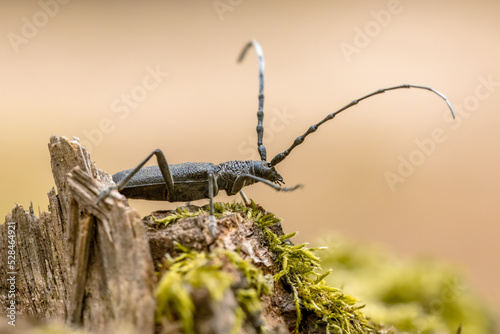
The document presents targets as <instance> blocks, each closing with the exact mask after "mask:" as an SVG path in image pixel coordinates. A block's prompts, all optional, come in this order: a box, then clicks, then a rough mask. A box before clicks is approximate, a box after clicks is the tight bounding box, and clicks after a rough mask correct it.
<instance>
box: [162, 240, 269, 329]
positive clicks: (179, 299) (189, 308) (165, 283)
mask: <svg viewBox="0 0 500 334" xmlns="http://www.w3.org/2000/svg"><path fill="white" fill-rule="evenodd" d="M177 247H178V249H179V250H180V251H182V252H183V253H182V254H181V255H179V256H178V257H176V258H175V259H170V260H169V261H168V262H167V263H166V264H165V265H164V267H165V268H166V269H167V270H166V271H165V273H164V275H163V276H162V278H161V280H160V282H159V283H158V286H157V288H156V298H157V311H156V319H157V322H161V319H162V318H163V317H166V318H167V319H168V320H169V321H176V320H179V321H180V322H181V323H182V327H183V330H184V333H194V320H193V319H194V312H195V307H194V304H193V302H192V299H191V293H192V292H193V291H194V290H195V289H202V288H204V289H207V290H208V292H209V293H210V296H211V297H212V298H213V299H214V300H216V301H220V300H221V299H222V297H223V296H224V294H225V293H226V292H227V291H228V290H229V289H231V285H232V284H233V283H234V282H235V281H236V280H237V279H238V278H236V277H234V276H233V275H232V274H231V273H230V272H228V271H225V270H224V268H226V267H227V266H228V265H229V266H232V267H233V268H234V269H236V270H237V271H238V272H240V273H243V274H244V277H245V278H246V280H247V282H246V283H247V284H245V286H247V288H237V289H235V295H236V299H237V302H238V307H237V308H236V309H235V316H236V323H235V326H234V330H233V332H234V333H238V332H239V330H240V328H241V326H242V325H243V322H244V320H245V316H246V314H252V313H253V312H256V311H258V310H260V298H261V296H262V295H263V294H268V293H269V292H270V291H271V288H270V287H269V286H268V280H266V278H265V277H264V275H263V274H262V272H261V271H260V270H259V269H257V268H256V267H254V266H253V265H252V264H251V263H250V262H249V261H247V260H244V259H243V258H241V257H240V255H239V254H238V253H236V252H233V251H229V250H224V249H216V250H215V251H213V252H211V253H203V252H202V253H198V252H196V251H193V250H189V249H187V248H185V247H182V246H181V245H177Z"/></svg>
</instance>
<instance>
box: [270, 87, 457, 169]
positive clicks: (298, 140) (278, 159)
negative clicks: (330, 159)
mask: <svg viewBox="0 0 500 334" xmlns="http://www.w3.org/2000/svg"><path fill="white" fill-rule="evenodd" d="M400 88H418V89H426V90H429V91H431V92H433V93H434V94H436V95H438V96H439V97H440V98H442V99H443V100H444V101H445V102H446V104H447V105H448V108H450V111H451V115H452V116H453V118H455V112H454V111H453V107H452V106H451V104H450V101H448V99H447V98H446V96H444V95H443V94H441V93H440V92H438V91H437V90H435V89H432V88H430V87H425V86H417V85H408V84H405V85H399V86H394V87H389V88H382V89H379V90H377V91H375V92H373V93H370V94H368V95H365V96H363V97H361V98H359V99H357V100H354V101H352V102H351V103H349V104H347V105H346V106H344V107H342V108H340V109H339V110H337V111H335V112H333V113H331V114H329V115H328V116H326V117H325V118H324V119H323V120H322V121H320V122H319V123H317V124H315V125H311V126H310V127H309V129H307V131H306V132H305V133H304V134H303V135H301V136H298V137H297V138H296V139H295V140H294V142H293V144H292V146H290V147H289V148H288V149H287V150H285V151H283V152H281V153H278V154H277V155H276V156H275V157H274V158H273V159H272V160H271V165H272V166H276V165H277V164H279V163H280V162H282V161H283V160H284V159H285V158H286V157H287V156H288V155H289V154H290V152H291V151H292V150H293V149H294V148H295V147H297V146H299V145H300V144H302V142H303V141H304V139H305V138H306V137H307V136H308V135H310V134H311V133H313V132H314V131H316V130H317V129H318V127H319V126H320V125H321V124H323V123H325V122H327V121H329V120H331V119H333V118H334V117H335V116H337V114H340V113H341V112H342V111H344V110H346V109H349V108H350V107H352V106H354V105H356V104H358V102H360V101H362V100H364V99H367V98H369V97H372V96H374V95H378V94H382V93H385V92H387V91H390V90H395V89H400Z"/></svg>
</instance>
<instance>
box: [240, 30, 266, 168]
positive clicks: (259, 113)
mask: <svg viewBox="0 0 500 334" xmlns="http://www.w3.org/2000/svg"><path fill="white" fill-rule="evenodd" d="M251 46H253V47H254V49H255V52H257V57H258V58H259V110H258V111H257V150H258V151H259V155H260V158H261V160H262V161H266V159H267V154H266V147H265V146H264V144H263V143H262V138H263V137H264V126H263V125H262V122H263V120H264V54H263V52H262V47H261V46H260V44H259V43H258V42H257V41H255V40H251V41H250V42H248V44H247V45H245V47H244V48H243V51H241V54H240V57H239V58H238V63H240V62H241V61H242V60H243V58H245V55H246V53H247V51H248V49H250V47H251Z"/></svg>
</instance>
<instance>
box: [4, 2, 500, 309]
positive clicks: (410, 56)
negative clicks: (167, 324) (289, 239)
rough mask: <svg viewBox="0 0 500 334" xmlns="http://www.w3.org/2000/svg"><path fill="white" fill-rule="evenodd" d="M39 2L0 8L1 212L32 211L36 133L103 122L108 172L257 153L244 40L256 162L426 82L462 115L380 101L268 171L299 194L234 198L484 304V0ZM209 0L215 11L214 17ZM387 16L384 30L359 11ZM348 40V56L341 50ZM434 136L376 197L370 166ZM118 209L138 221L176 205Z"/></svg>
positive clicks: (43, 152) (487, 109) (489, 296)
mask: <svg viewBox="0 0 500 334" xmlns="http://www.w3.org/2000/svg"><path fill="white" fill-rule="evenodd" d="M54 1H55V0H52V1H51V0H45V1H43V0H42V1H41V2H40V3H42V4H49V5H48V7H47V6H45V7H46V8H48V10H49V11H50V14H52V16H49V15H48V14H44V12H43V6H42V5H41V4H40V3H39V2H37V1H23V2H22V3H21V2H20V1H2V3H1V4H0V33H1V34H2V35H3V37H2V38H1V39H0V47H1V50H2V52H1V53H0V73H1V76H2V80H0V110H1V121H0V124H1V125H0V143H1V146H0V156H1V157H2V167H1V173H0V184H1V189H2V191H1V192H0V196H1V201H0V208H1V212H2V213H3V214H6V213H7V212H8V211H9V210H10V209H11V208H12V207H13V205H14V203H15V202H17V203H20V204H23V205H25V207H27V206H28V205H29V203H30V201H33V203H34V206H35V210H36V208H37V207H40V208H41V209H42V210H45V209H46V206H47V199H46V195H45V193H46V192H47V191H48V190H49V189H50V187H52V185H53V180H52V176H51V172H50V163H49V156H48V151H47V143H48V140H49V137H50V135H52V134H58V135H62V134H64V135H66V136H78V137H80V138H81V139H82V140H86V141H87V142H89V138H88V135H85V133H86V132H85V131H90V132H91V133H94V135H95V133H96V131H98V130H97V129H98V128H99V124H100V122H104V123H106V122H108V124H107V125H106V127H107V129H105V130H107V132H106V133H104V132H102V131H101V134H102V138H99V136H96V137H95V139H97V141H95V142H94V144H92V147H91V153H92V157H93V159H94V160H95V161H96V162H97V164H98V166H100V167H101V168H103V169H104V170H106V171H108V172H116V171H118V170H121V169H126V168H131V167H133V166H134V165H135V164H137V163H138V162H139V161H140V160H141V159H143V158H144V157H145V155H146V154H148V153H150V152H151V151H152V150H153V149H155V148H161V149H162V150H163V151H164V152H165V154H166V157H167V159H168V161H169V162H170V163H181V162H187V161H210V162H222V161H227V160H233V159H241V160H245V159H249V158H253V159H256V158H257V155H256V153H255V152H256V151H255V144H254V143H253V141H254V139H250V143H248V142H247V141H248V140H249V139H248V138H249V136H250V137H251V138H252V137H255V125H256V117H255V112H256V110H257V83H258V81H257V61H256V57H255V54H254V53H253V52H252V53H251V54H250V57H248V59H246V60H245V62H244V63H243V64H240V65H238V64H236V58H237V56H238V54H239V52H240V50H241V48H242V47H243V45H244V44H245V43H246V42H247V41H248V40H249V39H250V38H255V39H257V40H258V41H259V42H260V43H261V45H262V47H263V49H264V53H265V59H266V87H265V94H266V102H265V112H266V118H265V125H266V137H265V140H266V141H265V144H266V145H267V149H268V154H269V155H270V156H271V157H272V156H274V155H275V154H276V153H278V152H279V151H282V150H284V149H285V148H287V147H288V146H289V145H290V144H291V143H292V141H293V139H294V138H295V137H297V136H298V135H299V134H301V133H302V132H303V131H305V130H306V129H307V127H308V126H309V125H311V124H313V123H316V122H317V121H319V120H320V119H322V118H323V117H324V116H325V115H326V114H328V113H329V112H332V111H334V110H336V109H338V108H340V107H341V106H343V105H345V104H346V103H348V102H350V101H351V100H353V99H355V98H357V97H360V96H362V95H364V94H367V93H369V92H371V91H373V90H376V89H378V88H381V87H388V86H392V85H396V84H401V83H413V84H422V85H429V86H432V87H434V88H436V89H437V90H439V91H441V92H443V93H444V94H446V95H447V96H448V97H449V99H450V101H451V102H452V103H453V104H454V105H455V107H456V108H457V109H458V110H457V111H458V112H459V114H458V119H457V121H456V122H455V123H451V122H449V117H447V114H446V113H447V109H446V105H445V104H444V102H443V101H442V100H440V99H439V98H438V97H437V96H435V95H433V94H431V93H429V92H425V91H420V90H412V91H410V90H399V91H394V92H390V93H386V94H384V95H379V96H377V97H374V98H372V99H370V100H367V101H365V102H363V103H362V104H360V105H359V106H356V107H355V108H353V109H351V110H349V111H347V112H345V113H343V114H342V115H341V116H339V117H338V118H337V119H335V120H334V121H331V122H329V123H327V124H325V125H323V127H322V128H320V130H318V132H317V133H315V134H313V135H311V136H310V137H308V139H307V140H306V141H305V142H304V144H303V145H302V146H301V147H299V148H297V149H296V150H295V151H294V152H293V153H292V154H291V155H290V156H289V158H288V159H287V160H285V161H284V162H283V163H281V164H280V165H279V166H278V167H279V171H280V173H281V174H282V175H283V176H284V178H285V181H286V182H287V185H293V184H296V183H302V184H304V185H305V188H304V189H302V190H299V191H296V192H294V193H288V194H278V193H276V192H274V191H272V190H271V189H269V188H268V187H265V186H264V185H254V186H252V187H251V188H247V194H248V195H249V196H250V197H252V198H254V199H255V200H256V201H257V202H259V203H261V204H262V205H263V206H264V207H265V208H267V209H268V210H271V211H273V212H275V213H277V214H278V215H279V216H281V217H283V218H284V221H285V223H284V224H285V229H286V230H287V231H288V232H292V231H299V232H300V235H299V236H298V237H297V240H298V241H304V240H313V239H314V238H315V237H324V236H326V235H328V234H329V233H332V232H333V231H335V232H339V233H342V234H345V235H347V236H349V237H351V238H354V239H356V240H360V241H362V242H366V243H380V244H384V245H386V246H387V247H389V248H391V249H394V250H396V251H397V252H399V253H401V254H403V255H411V254H430V255H432V256H436V257H438V258H441V259H444V260H447V261H451V262H454V263H456V264H458V265H459V266H460V267H462V268H463V270H464V271H465V272H466V274H467V277H468V282H469V286H470V288H471V289H475V290H478V291H480V292H481V293H482V294H483V296H484V298H485V299H486V300H488V302H489V303H490V304H492V305H495V306H496V307H497V308H498V307H499V305H500V303H499V302H498V300H499V298H500V288H499V285H498V280H499V272H500V263H499V259H498V254H499V250H500V246H499V245H498V235H499V232H500V226H499V213H500V212H499V206H500V202H499V196H498V194H499V189H500V180H499V176H498V175H499V173H498V172H499V167H500V158H499V154H498V153H499V152H498V150H499V143H500V136H499V135H498V133H499V124H498V122H499V120H500V115H499V113H498V106H499V105H500V86H498V84H497V85H496V86H495V85H493V86H492V87H489V88H490V91H488V90H487V89H485V87H484V86H481V85H482V84H481V81H480V80H481V79H479V78H481V77H482V78H485V79H487V78H489V77H490V79H491V80H492V81H494V82H500V68H499V61H498V59H500V48H499V47H498V36H499V33H500V23H499V20H498V17H499V16H500V3H499V2H498V1H496V2H495V1H475V2H472V1H451V0H450V1H430V0H421V1H409V0H402V1H386V0H384V1H373V0H372V1H356V2H354V1H314V2H313V1H310V2H305V1H286V2H285V1H248V0H245V1H236V0H232V1H229V0H222V1H218V2H213V1H198V2H194V1H142V2H138V1H137V2H125V1H120V2H118V1H78V0H73V1H69V2H68V3H66V4H60V5H59V7H58V8H56V7H55V6H54V5H53V4H54ZM61 2H62V0H61ZM214 3H216V4H220V3H224V4H226V6H229V7H226V9H227V11H225V12H224V13H220V12H219V13H218V12H217V10H216V9H215V7H214ZM388 8H390V9H392V10H393V13H392V14H390V16H383V15H382V14H379V16H380V15H382V16H381V17H383V18H385V21H384V22H383V23H384V25H383V26H382V25H381V24H380V23H377V21H376V20H375V16H374V15H373V14H372V13H371V12H372V11H374V12H376V13H387V10H388ZM46 10H47V9H46ZM381 11H385V12H381ZM27 22H28V23H27ZM33 23H36V24H38V25H39V27H37V28H36V29H37V31H33V30H31V31H30V30H29V29H28V26H29V25H30V24H33ZM365 29H368V32H369V34H370V35H371V36H369V37H368V40H364V41H363V40H361V39H360V37H359V36H358V37H357V35H358V34H359V31H364V30H365ZM370 29H371V30H370ZM23 32H24V34H25V35H26V36H28V37H27V38H26V39H21V38H25V37H21V36H22V34H23ZM13 40H15V41H17V42H19V41H22V43H21V44H16V42H12V41H13ZM347 44H349V45H351V46H352V47H356V45H357V46H358V47H359V48H358V50H357V51H358V53H354V54H352V55H351V56H350V57H346V55H345V54H344V53H343V52H342V49H341V46H344V47H345V46H346V45H347ZM16 51H17V52H16ZM148 67H149V68H151V69H155V68H156V67H158V68H159V69H160V70H161V71H162V72H168V73H169V75H168V77H165V78H163V79H162V82H161V83H160V84H159V85H158V86H157V87H156V88H155V89H152V90H151V91H148V93H147V96H145V98H144V99H143V100H142V101H139V102H138V105H137V107H136V108H134V109H130V112H129V113H128V115H126V117H124V115H125V114H124V111H121V112H119V113H115V112H114V111H116V108H117V105H114V106H113V103H117V102H115V101H117V99H118V102H119V99H120V97H121V96H122V94H130V93H131V92H135V93H138V92H140V90H141V88H140V87H141V85H142V81H143V78H144V77H145V76H147V75H148ZM148 83H149V84H152V83H153V81H148ZM478 87H479V88H478ZM486 95H487V96H486ZM474 103H477V104H474ZM122 106H123V105H122ZM460 106H463V107H460ZM279 114H281V115H283V114H285V115H286V114H287V115H291V116H287V117H288V118H284V120H283V119H280V118H279V117H278V115H279ZM120 117H121V118H120ZM292 117H294V118H292ZM122 118H123V119H122ZM103 120H104V121H103ZM436 129H437V131H442V137H441V138H442V140H441V142H440V143H437V144H436V145H435V149H434V152H431V153H430V154H429V155H425V156H424V158H423V160H421V161H417V162H418V163H420V164H419V165H418V166H416V167H415V169H414V171H413V172H412V173H409V174H411V175H408V177H406V178H405V181H404V182H403V183H397V184H396V185H395V187H394V189H392V190H391V187H390V186H389V185H388V183H387V182H386V179H385V177H384V173H386V172H387V171H389V172H393V173H397V171H398V166H399V164H400V156H401V157H404V158H405V159H408V158H409V157H410V156H411V157H412V158H413V159H416V158H419V157H420V158H422V155H421V153H419V152H418V150H419V146H418V145H417V143H416V142H418V141H427V140H429V139H430V138H432V134H433V132H434V131H435V130H436ZM99 131H100V130H99ZM270 135H272V136H271V137H272V138H271V137H270ZM249 150H250V151H249ZM249 152H253V154H250V153H249ZM218 199H219V200H229V199H228V198H226V197H224V196H219V198H218ZM236 199H238V200H239V198H236ZM131 203H132V205H133V206H136V207H137V208H138V209H139V210H140V212H141V213H142V214H146V213H147V212H149V210H152V209H161V208H173V207H175V206H176V205H177V204H175V203H146V202H140V201H131ZM201 203H204V201H201Z"/></svg>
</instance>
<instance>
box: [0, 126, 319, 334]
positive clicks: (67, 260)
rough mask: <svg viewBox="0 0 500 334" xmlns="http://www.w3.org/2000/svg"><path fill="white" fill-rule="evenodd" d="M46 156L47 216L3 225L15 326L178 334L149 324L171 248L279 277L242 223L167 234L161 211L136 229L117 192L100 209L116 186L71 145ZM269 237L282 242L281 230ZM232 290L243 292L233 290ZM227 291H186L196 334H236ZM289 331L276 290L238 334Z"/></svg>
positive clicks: (60, 141) (12, 216)
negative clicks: (12, 246) (20, 321)
mask: <svg viewBox="0 0 500 334" xmlns="http://www.w3.org/2000/svg"><path fill="white" fill-rule="evenodd" d="M49 151H50V155H51V167H52V173H53V177H54V181H55V184H56V187H57V193H56V191H55V190H54V189H52V190H51V191H50V192H49V193H48V196H49V202H50V207H49V211H48V212H41V213H39V217H36V216H35V215H34V213H33V212H32V209H31V208H30V210H25V209H24V208H23V207H22V206H20V205H16V207H15V208H14V209H13V210H12V212H11V213H9V214H8V215H7V216H6V220H5V221H6V223H8V222H12V223H14V224H15V227H16V267H15V271H14V272H15V275H14V276H15V282H16V284H15V288H16V291H15V293H16V312H17V313H16V315H17V316H18V317H21V318H29V319H35V320H38V321H42V322H45V323H46V322H64V323H66V324H67V325H70V326H72V327H78V328H83V329H86V330H87V331H90V332H96V333H110V332H120V333H121V332H129V333H144V334H147V333H155V332H156V333H182V331H181V330H180V328H181V327H180V325H179V323H178V322H177V321H172V322H168V323H166V322H165V321H163V322H162V323H161V324H155V308H156V301H155V293H154V290H155V286H156V283H157V282H156V281H157V278H156V275H155V270H160V264H161V263H162V262H163V260H164V259H165V256H166V254H168V256H170V257H171V258H172V257H175V256H177V255H179V250H178V249H177V248H176V246H175V245H176V243H178V244H181V245H182V246H184V247H186V248H189V249H191V250H195V251H197V252H208V253H211V252H214V251H215V250H216V249H221V248H222V249H226V250H230V251H235V252H238V253H239V254H240V255H241V256H242V257H244V258H246V259H249V260H250V261H251V263H252V264H253V265H254V266H256V267H258V268H259V269H261V270H262V272H263V273H264V274H270V275H274V274H276V273H277V272H278V271H279V270H280V268H279V266H278V265H277V264H276V260H277V255H276V254H274V253H273V252H271V251H270V250H269V245H268V244H267V241H266V238H265V237H264V235H263V232H262V229H260V228H258V227H257V226H256V225H255V224H254V222H253V221H251V220H248V219H246V217H245V216H244V215H243V214H242V213H238V212H235V213H233V214H230V215H227V216H224V217H222V218H220V219H219V220H218V228H219V234H218V235H217V238H214V237H213V236H212V235H211V233H210V232H209V230H208V216H207V215H206V214H201V215H199V216H196V217H191V218H182V219H179V220H178V221H176V222H175V223H172V224H170V225H168V226H164V225H162V224H158V223H156V222H155V221H154V219H153V216H154V217H156V218H162V217H164V216H166V215H169V214H171V213H172V212H170V211H157V212H154V213H152V215H149V216H147V217H145V218H144V219H142V220H141V219H140V217H139V215H138V214H137V212H136V211H135V210H134V209H132V208H130V207H129V206H128V202H127V200H126V198H125V197H123V196H122V195H121V194H119V193H118V192H117V191H112V192H111V194H110V196H109V197H107V198H105V199H104V201H103V202H102V203H100V204H99V205H97V197H98V195H99V194H100V193H101V191H102V190H103V189H104V188H105V187H107V186H109V185H112V184H113V182H112V179H111V176H110V175H109V174H107V173H105V172H103V171H101V170H99V169H98V168H97V167H96V165H95V163H93V162H91V160H90V156H89V153H88V152H87V150H86V149H85V148H84V147H81V145H80V144H79V142H78V140H77V139H72V140H70V139H68V138H65V137H55V136H53V137H52V138H51V139H50V143H49ZM159 205H161V204H159ZM187 209H188V210H190V211H197V210H199V209H200V208H198V207H195V206H189V207H187ZM271 228H272V229H273V232H274V233H275V234H276V235H283V231H282V229H281V225H280V224H276V225H274V226H272V227H271ZM7 247H8V230H7V224H3V225H0V252H2V256H3V258H2V260H3V261H6V260H7V259H6V254H7ZM11 272H12V270H9V269H7V267H6V266H5V265H2V266H1V267H0V289H1V293H0V313H7V310H6V305H8V302H9V301H8V298H7V293H6V292H7V290H8V288H9V287H8V283H7V277H9V275H12V274H11ZM238 284H240V285H241V284H243V285H244V284H245V282H244V280H241V281H236V282H235V283H234V284H233V285H238ZM231 291H232V290H229V291H227V292H226V293H225V294H224V296H223V298H222V299H221V300H214V299H213V298H211V297H210V296H209V295H208V294H207V290H206V289H195V290H194V291H192V294H191V298H192V300H193V303H194V305H195V308H196V311H195V314H194V322H195V329H196V332H197V333H202V334H212V333H214V334H215V333H217V334H219V333H220V334H224V333H232V330H233V328H234V326H235V322H236V321H237V320H236V319H235V317H234V309H235V305H237V301H236V299H237V297H236V295H235V294H233V293H232V292H231ZM304 317H305V318H308V315H307V314H304ZM309 319H310V320H308V321H306V322H305V323H306V324H307V323H309V325H307V326H308V327H309V328H311V333H312V332H315V333H316V332H317V333H320V332H324V330H322V329H321V328H322V327H321V326H320V327H317V326H316V325H315V324H316V321H317V320H318V319H317V318H316V317H314V316H313V317H309ZM305 320H307V319H305ZM295 321H296V309H295V302H294V298H293V294H292V291H291V290H290V288H289V287H286V285H284V284H283V283H282V282H281V281H278V282H275V284H274V288H273V291H272V294H271V295H269V296H264V297H262V307H261V311H260V312H259V313H258V314H252V315H248V318H247V319H246V320H245V323H244V324H243V326H242V329H241V331H240V333H261V332H263V328H266V333H288V332H289V330H292V331H293V330H294V328H295ZM264 324H265V326H264Z"/></svg>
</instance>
